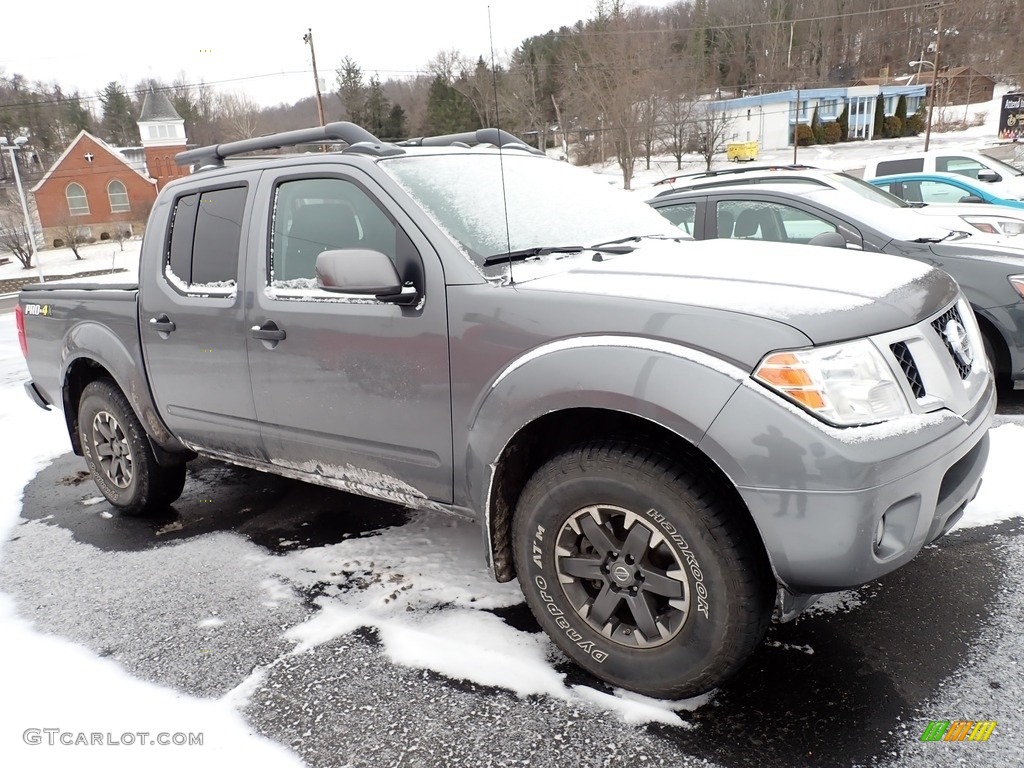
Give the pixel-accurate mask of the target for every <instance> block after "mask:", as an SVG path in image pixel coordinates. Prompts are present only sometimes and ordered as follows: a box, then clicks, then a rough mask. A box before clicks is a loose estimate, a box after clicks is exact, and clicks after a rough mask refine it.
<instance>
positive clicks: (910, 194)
mask: <svg viewBox="0 0 1024 768" xmlns="http://www.w3.org/2000/svg"><path fill="white" fill-rule="evenodd" d="M866 181H867V182H868V183H869V184H873V185H875V186H876V187H879V188H881V189H884V190H885V191H886V192H889V193H890V194H893V195H896V197H899V198H902V199H904V200H906V201H907V202H908V203H928V204H934V205H947V204H949V203H982V204H986V203H987V204H989V205H1005V206H1009V207H1010V208H1024V200H1021V199H1020V198H1017V197H1004V196H1003V195H1005V194H1006V193H1005V192H1004V191H1003V190H996V193H993V191H992V185H989V184H984V183H979V182H975V181H973V180H972V179H970V178H968V177H967V176H962V175H960V174H958V173H900V174H895V175H892V176H879V177H877V178H874V179H866Z"/></svg>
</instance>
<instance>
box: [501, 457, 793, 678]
mask: <svg viewBox="0 0 1024 768" xmlns="http://www.w3.org/2000/svg"><path fill="white" fill-rule="evenodd" d="M726 498H729V496H728V495H727V494H724V493H722V492H721V491H720V489H719V488H718V486H717V485H716V484H715V483H713V482H709V481H708V480H707V479H705V478H702V477H701V476H699V475H698V474H697V472H696V471H694V470H692V469H689V468H688V467H687V466H685V465H684V464H682V463H680V462H678V461H675V460H673V459H670V458H668V457H667V456H665V455H663V454H661V453H658V452H656V451H652V450H649V449H646V448H641V447H638V446H634V445H630V444H627V443H621V442H611V441H605V442H591V443H586V444H583V445H580V446H577V447H574V448H572V449H570V450H568V451H566V452H564V453H562V454H560V455H558V456H556V457H554V458H553V459H551V460H550V461H548V462H547V463H546V464H544V465H543V466H542V467H541V468H540V469H538V470H537V472H536V473H535V474H534V475H533V477H532V478H531V479H530V480H529V482H528V483H527V485H526V487H525V489H524V491H523V494H522V496H521V497H520V499H519V502H518V504H517V506H516V512H515V520H514V523H513V551H514V556H515V561H516V569H517V572H518V574H519V581H520V584H521V586H522V589H523V592H524V594H525V595H526V600H527V603H528V604H529V606H530V608H531V610H532V611H533V614H534V616H536V618H537V621H538V622H539V623H540V624H541V626H542V627H543V629H544V630H545V631H546V632H547V633H548V635H549V636H551V638H552V639H553V640H554V642H555V643H556V644H557V645H558V647H559V648H561V649H562V651H564V652H565V653H566V655H567V656H569V658H570V659H572V660H573V661H574V662H576V663H577V664H578V665H580V666H581V667H583V668H584V669H586V670H587V671H588V672H590V673H591V674H593V675H594V676H595V677H598V678H600V679H602V680H604V681H605V682H607V683H610V684H612V685H615V686H619V687H622V688H627V689H630V690H633V691H637V692H639V693H642V694H646V695H648V696H654V697H659V698H679V697H685V696H693V695H696V694H699V693H703V692H705V691H708V690H710V689H712V688H714V687H716V686H717V685H719V684H720V683H721V682H723V681H724V680H725V679H727V678H728V677H729V676H731V675H732V674H734V673H735V672H736V671H737V670H738V669H739V668H740V667H741V666H742V664H743V663H744V661H745V660H746V659H747V658H748V656H749V655H750V654H751V653H752V652H753V651H754V649H755V648H756V647H757V646H758V645H759V644H760V643H761V641H762V640H763V639H764V634H765V632H766V630H767V627H768V623H769V621H770V619H771V610H772V606H773V601H774V580H773V579H772V577H771V571H770V568H769V566H768V563H767V558H766V557H765V555H764V552H763V549H762V547H761V543H760V539H759V537H758V536H757V534H756V531H755V530H754V528H753V524H752V523H751V522H749V519H748V518H744V517H742V515H745V514H746V512H745V510H731V509H729V508H727V503H726V501H725V499H726Z"/></svg>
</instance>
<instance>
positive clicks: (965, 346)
mask: <svg viewBox="0 0 1024 768" xmlns="http://www.w3.org/2000/svg"><path fill="white" fill-rule="evenodd" d="M942 335H943V336H945V338H946V343H947V344H949V348H950V349H951V350H953V354H954V355H956V357H957V360H959V361H960V363H961V364H963V365H965V366H968V367H969V366H970V365H971V363H973V362H974V352H973V351H972V350H971V342H970V340H969V339H968V338H967V330H966V329H965V328H964V327H963V326H962V325H961V324H960V323H958V322H957V321H956V320H955V319H950V321H949V322H948V323H946V327H945V328H944V329H943V331H942Z"/></svg>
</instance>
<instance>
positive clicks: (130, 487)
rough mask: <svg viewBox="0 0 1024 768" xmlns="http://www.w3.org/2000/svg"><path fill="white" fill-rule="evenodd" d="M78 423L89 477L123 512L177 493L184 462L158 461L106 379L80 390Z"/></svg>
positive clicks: (147, 507) (149, 507)
mask: <svg viewBox="0 0 1024 768" xmlns="http://www.w3.org/2000/svg"><path fill="white" fill-rule="evenodd" d="M78 428H79V431H80V436H81V441H82V452H83V453H84V454H85V461H86V464H87V465H88V467H89V472H90V474H91V475H92V479H93V480H94V481H95V483H96V486H97V487H98V488H99V490H100V493H102V494H103V496H104V497H105V498H106V499H107V501H109V502H110V503H111V504H113V505H114V506H115V507H117V509H118V510H119V511H120V512H121V513H122V514H125V515H142V514H148V513H150V512H154V511H157V510H159V509H163V508H164V507H166V506H167V505H168V504H171V503H172V502H174V501H175V500H176V499H177V498H178V497H179V496H181V492H182V490H183V488H184V487H185V464H184V463H181V464H174V465H172V466H166V467H165V466H161V465H160V464H158V463H157V460H156V457H155V455H154V454H153V448H152V446H151V445H150V443H149V439H148V438H147V437H146V433H145V432H144V431H143V429H142V425H141V424H140V423H139V420H138V418H137V417H136V416H135V412H134V411H133V410H132V407H131V405H130V404H129V403H128V399H127V398H126V397H125V396H124V393H123V392H121V390H120V389H119V388H118V386H117V385H116V384H115V383H114V382H113V381H111V380H110V379H99V380H97V381H93V382H91V383H90V384H88V385H87V386H86V387H85V389H84V390H83V391H82V398H81V400H80V401H79V406H78Z"/></svg>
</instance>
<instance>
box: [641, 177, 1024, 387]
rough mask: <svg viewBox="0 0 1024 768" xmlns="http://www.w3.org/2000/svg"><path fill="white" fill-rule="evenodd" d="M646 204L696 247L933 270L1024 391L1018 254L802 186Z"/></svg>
mask: <svg viewBox="0 0 1024 768" xmlns="http://www.w3.org/2000/svg"><path fill="white" fill-rule="evenodd" d="M648 202H649V204H650V205H652V206H653V207H654V208H655V209H656V210H657V211H658V212H659V213H661V214H662V215H663V216H665V217H666V218H667V219H669V220H670V221H671V222H672V223H674V224H675V225H676V226H677V227H679V228H680V229H681V230H682V231H684V232H686V233H687V234H688V235H690V236H692V237H694V238H695V239H697V240H710V239H713V238H734V239H745V240H770V241H777V242H786V243H805V244H811V245H819V244H820V245H835V246H839V247H840V248H844V247H845V248H847V249H853V250H863V251H874V252H880V253H889V254H893V255H896V256H905V257H908V258H912V259H917V260H919V261H923V262H925V263H928V264H932V265H934V266H938V267H940V268H941V269H944V270H945V271H946V272H948V273H949V274H951V275H952V276H953V277H954V278H955V279H956V281H957V282H958V283H959V284H960V286H961V288H962V289H963V291H964V294H965V295H966V296H967V298H968V299H969V300H970V302H971V306H972V307H973V308H974V311H975V314H976V315H977V317H978V322H979V324H980V326H981V330H982V335H983V337H984V343H985V352H986V354H987V355H988V358H989V360H990V361H991V362H992V366H993V369H994V370H995V371H996V373H997V376H998V377H999V378H1001V379H1002V380H1003V381H1004V382H1007V383H1008V382H1013V385H1014V386H1015V387H1017V388H1024V249H1021V248H1016V249H1015V248H1011V247H1007V246H1005V245H993V244H990V243H981V242H978V241H977V240H975V239H974V238H972V237H971V236H969V235H965V234H963V233H957V232H953V231H950V230H948V229H943V228H941V227H937V226H935V225H934V224H932V223H931V221H930V220H929V219H926V218H924V217H922V216H921V215H920V214H918V212H917V211H915V210H914V209H913V208H899V207H895V208H883V207H882V206H879V205H865V204H864V203H863V202H862V199H861V198H860V197H858V195H856V194H854V193H852V192H849V191H846V190H840V189H832V188H828V187H823V186H820V185H815V184H808V183H804V184H798V183H795V182H790V183H784V184H767V183H763V184H736V185H733V186H721V187H712V188H710V189H692V190H680V191H676V192H672V193H671V194H663V195H658V196H657V197H655V198H653V199H651V200H649V201H648ZM821 253H822V255H823V257H827V254H825V252H821ZM841 281H842V274H841V273H840V274H837V283H841Z"/></svg>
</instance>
